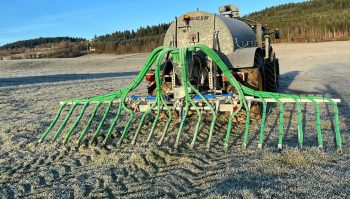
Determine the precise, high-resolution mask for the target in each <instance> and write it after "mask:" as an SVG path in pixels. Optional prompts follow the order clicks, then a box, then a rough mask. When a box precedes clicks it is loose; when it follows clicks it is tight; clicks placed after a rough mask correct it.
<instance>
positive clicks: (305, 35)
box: [0, 0, 350, 57]
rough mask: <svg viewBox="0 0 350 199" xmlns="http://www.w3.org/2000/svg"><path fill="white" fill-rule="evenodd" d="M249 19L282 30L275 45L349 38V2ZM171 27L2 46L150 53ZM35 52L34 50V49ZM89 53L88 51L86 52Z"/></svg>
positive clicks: (317, 3) (315, 0)
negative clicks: (92, 48)
mask: <svg viewBox="0 0 350 199" xmlns="http://www.w3.org/2000/svg"><path fill="white" fill-rule="evenodd" d="M244 17H246V18H250V19H253V20H256V21H258V22H260V23H262V24H268V26H269V28H270V29H274V28H279V29H280V32H281V39H279V40H278V41H275V42H319V41H332V40H348V39H350V35H349V34H350V20H349V19H350V0H311V1H306V2H302V3H289V4H284V5H279V6H273V7H270V8H266V9H264V10H262V11H258V12H254V13H251V14H249V15H247V16H244ZM169 25H170V24H159V25H154V26H147V27H140V28H139V29H137V30H136V31H134V30H131V31H130V30H125V31H116V32H114V33H111V34H106V35H102V36H95V38H94V39H93V41H92V42H90V43H87V42H88V41H85V40H84V39H79V38H68V37H56V38H39V39H33V40H26V41H19V42H14V43H11V44H7V45H4V46H2V47H0V57H1V56H4V54H15V53H23V52H26V51H28V49H30V51H35V49H37V50H38V49H43V48H44V49H46V48H48V47H49V46H51V48H54V47H57V46H59V49H61V50H62V49H65V51H61V53H56V54H55V53H51V54H49V55H47V57H65V56H68V57H72V56H73V57H74V56H79V55H81V54H82V53H83V50H84V49H85V50H86V49H87V45H92V46H93V47H94V48H95V49H96V52H98V53H115V54H126V53H140V52H150V51H151V50H153V49H154V48H156V47H158V46H160V45H162V44H163V39H164V35H165V32H166V30H167V28H168V27H169ZM33 49H34V50H33ZM85 52H87V51H85Z"/></svg>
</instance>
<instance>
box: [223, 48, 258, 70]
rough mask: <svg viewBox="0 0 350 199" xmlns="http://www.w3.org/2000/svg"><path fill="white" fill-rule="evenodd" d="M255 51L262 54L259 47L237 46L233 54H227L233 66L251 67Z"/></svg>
mask: <svg viewBox="0 0 350 199" xmlns="http://www.w3.org/2000/svg"><path fill="white" fill-rule="evenodd" d="M255 53H260V54H261V55H262V50H261V48H259V47H253V48H239V49H237V50H235V52H234V53H233V55H231V56H229V60H230V62H231V64H232V66H233V68H251V67H253V66H254V57H255Z"/></svg>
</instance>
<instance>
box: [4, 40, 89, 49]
mask: <svg viewBox="0 0 350 199" xmlns="http://www.w3.org/2000/svg"><path fill="white" fill-rule="evenodd" d="M82 41H86V39H83V38H74V37H40V38H36V39H28V40H20V41H16V42H13V43H9V44H6V45H3V46H1V47H0V50H14V49H19V48H35V47H43V46H45V45H48V44H55V43H61V42H72V43H74V42H82Z"/></svg>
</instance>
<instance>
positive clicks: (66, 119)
mask: <svg viewBox="0 0 350 199" xmlns="http://www.w3.org/2000/svg"><path fill="white" fill-rule="evenodd" d="M77 105H78V104H77V103H76V104H73V106H72V107H71V109H70V110H69V112H68V115H67V116H66V118H65V119H64V121H63V123H62V124H61V126H60V128H59V129H58V130H57V132H56V134H55V135H54V137H53V138H52V141H53V142H54V141H56V140H57V138H58V137H59V136H60V135H61V133H62V130H63V129H64V127H65V126H66V124H67V122H68V120H69V118H70V116H71V115H72V113H73V111H74V109H75V108H76V107H77Z"/></svg>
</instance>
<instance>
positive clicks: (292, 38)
mask: <svg viewBox="0 0 350 199" xmlns="http://www.w3.org/2000/svg"><path fill="white" fill-rule="evenodd" d="M245 17H247V18H251V19H254V20H256V21H259V22H260V23H262V24H267V25H268V27H269V28H270V29H275V28H279V30H280V32H281V39H280V40H279V41H278V42H320V41H332V40H348V39H350V36H349V34H350V1H349V0H311V1H306V2H303V3H289V4H284V5H280V6H274V7H270V8H266V9H264V10H262V11H259V12H254V13H251V14H249V15H247V16H245Z"/></svg>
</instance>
